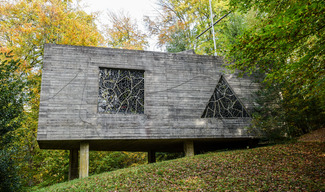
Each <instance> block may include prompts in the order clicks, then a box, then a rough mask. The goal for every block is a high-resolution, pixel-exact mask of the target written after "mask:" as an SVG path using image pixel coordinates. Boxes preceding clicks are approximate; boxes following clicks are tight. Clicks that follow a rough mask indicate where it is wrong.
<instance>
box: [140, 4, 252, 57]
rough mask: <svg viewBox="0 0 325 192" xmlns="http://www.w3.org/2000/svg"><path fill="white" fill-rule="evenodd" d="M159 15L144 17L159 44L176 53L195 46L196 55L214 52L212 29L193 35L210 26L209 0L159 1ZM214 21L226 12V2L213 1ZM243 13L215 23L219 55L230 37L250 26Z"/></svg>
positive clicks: (233, 14) (231, 41)
mask: <svg viewBox="0 0 325 192" xmlns="http://www.w3.org/2000/svg"><path fill="white" fill-rule="evenodd" d="M158 7H159V9H158V11H157V12H158V16H157V17H156V18H150V17H145V22H146V25H147V28H148V30H149V31H150V34H151V35H157V36H158V47H166V49H167V51H170V52H179V51H184V50H188V49H195V52H196V53H198V54H208V55H212V54H214V46H213V40H212V38H213V36H212V31H211V30H209V31H207V32H206V33H204V34H203V35H202V36H201V37H200V38H198V39H196V37H197V36H198V35H199V34H200V33H201V32H203V31H204V30H205V29H207V28H208V27H209V26H211V20H210V10H209V0H204V1H196V0H188V1H174V0H159V1H158ZM212 9H213V17H214V21H216V20H217V19H219V18H220V17H222V16H223V15H225V14H226V13H228V12H229V6H228V1H212ZM246 18H247V17H246V15H243V14H240V13H238V12H233V13H232V14H231V15H230V16H228V17H226V18H224V19H223V20H222V22H220V23H218V24H217V25H215V26H214V30H215V32H216V34H215V38H216V44H217V52H218V55H220V54H221V55H222V54H223V53H224V52H226V51H227V50H228V49H229V48H228V47H229V44H230V43H233V39H234V38H235V37H236V36H237V35H239V34H240V33H242V31H244V29H245V28H246V26H248V25H249V23H250V22H247V21H250V20H249V19H246Z"/></svg>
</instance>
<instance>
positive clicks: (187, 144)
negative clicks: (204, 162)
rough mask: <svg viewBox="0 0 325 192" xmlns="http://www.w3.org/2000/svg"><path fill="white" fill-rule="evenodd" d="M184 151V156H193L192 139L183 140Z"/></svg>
mask: <svg viewBox="0 0 325 192" xmlns="http://www.w3.org/2000/svg"><path fill="white" fill-rule="evenodd" d="M184 153H185V156H186V157H192V156H194V144H193V141H184Z"/></svg>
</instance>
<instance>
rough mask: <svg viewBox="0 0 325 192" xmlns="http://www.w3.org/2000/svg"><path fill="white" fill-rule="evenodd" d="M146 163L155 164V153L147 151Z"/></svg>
mask: <svg viewBox="0 0 325 192" xmlns="http://www.w3.org/2000/svg"><path fill="white" fill-rule="evenodd" d="M148 163H156V153H155V152H154V151H148Z"/></svg>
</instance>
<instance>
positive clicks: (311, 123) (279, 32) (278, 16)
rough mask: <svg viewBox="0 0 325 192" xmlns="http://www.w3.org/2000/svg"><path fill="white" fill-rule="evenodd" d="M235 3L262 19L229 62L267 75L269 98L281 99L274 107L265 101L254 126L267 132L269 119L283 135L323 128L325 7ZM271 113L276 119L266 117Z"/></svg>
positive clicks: (239, 41) (314, 0) (309, 3)
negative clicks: (253, 11) (270, 94)
mask: <svg viewBox="0 0 325 192" xmlns="http://www.w3.org/2000/svg"><path fill="white" fill-rule="evenodd" d="M230 5H231V8H232V9H236V10H240V11H242V12H243V13H246V12H247V11H249V10H255V11H256V13H257V19H258V22H256V23H255V25H254V26H253V27H252V28H250V29H249V30H247V31H246V32H245V33H244V34H243V35H241V36H240V38H238V39H237V41H236V43H235V44H234V46H233V47H232V49H231V50H230V52H229V54H228V59H229V60H231V61H234V63H233V64H232V66H231V67H232V68H233V69H240V70H242V71H243V72H246V73H250V74H252V73H261V74H263V75H265V78H264V79H263V83H262V85H263V89H262V92H264V98H266V95H265V93H267V92H269V91H270V90H274V92H273V93H272V94H273V95H274V96H276V98H273V101H272V102H273V104H272V105H270V101H263V102H261V107H262V108H263V109H266V110H261V109H259V110H258V113H257V118H256V119H255V120H256V121H255V127H260V128H262V129H264V128H265V129H268V128H267V127H265V125H266V124H265V121H273V122H276V124H277V125H278V127H273V129H275V131H279V130H285V131H282V132H283V134H282V136H285V135H288V136H297V135H300V134H303V133H306V132H309V131H311V130H313V129H316V128H320V127H323V126H324V124H325V121H324V119H325V111H324V109H325V91H324V90H325V81H324V79H325V77H324V75H325V70H324V50H325V44H324V42H325V35H324V34H325V33H324V30H325V28H324V27H325V25H324V23H325V17H324V16H323V13H324V11H325V3H324V2H323V1H319V0H312V1H307V0H300V1H280V0H277V1H272V2H270V1H266V0H262V1H246V0H245V1H239V0H230ZM274 88H276V89H274ZM262 95H263V94H262ZM271 106H273V107H272V109H269V110H267V108H268V107H271ZM276 108H277V109H278V110H274V109H276ZM272 111H273V112H272ZM270 113H273V115H272V116H271V117H270V118H273V119H267V118H266V119H265V118H261V117H266V116H268V114H270ZM279 116H280V118H279ZM268 130H270V128H269V129H268Z"/></svg>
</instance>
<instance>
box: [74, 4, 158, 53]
mask: <svg viewBox="0 0 325 192" xmlns="http://www.w3.org/2000/svg"><path fill="white" fill-rule="evenodd" d="M80 4H81V5H85V6H86V7H85V11H86V12H87V13H91V12H97V11H99V12H100V18H99V19H100V22H101V23H104V24H108V22H106V20H107V14H106V13H107V11H108V10H109V11H114V12H119V11H121V10H123V11H124V12H128V13H129V15H130V16H131V18H134V19H136V20H137V23H138V26H139V28H140V29H141V30H144V28H143V16H145V15H147V16H151V17H153V16H155V15H156V11H155V8H156V7H157V6H156V0H81V3H80ZM98 25H100V23H98ZM99 27H100V26H99ZM150 44H151V45H150V47H149V48H148V50H156V51H158V50H157V49H156V48H155V47H154V44H155V42H154V40H153V39H151V40H150Z"/></svg>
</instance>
